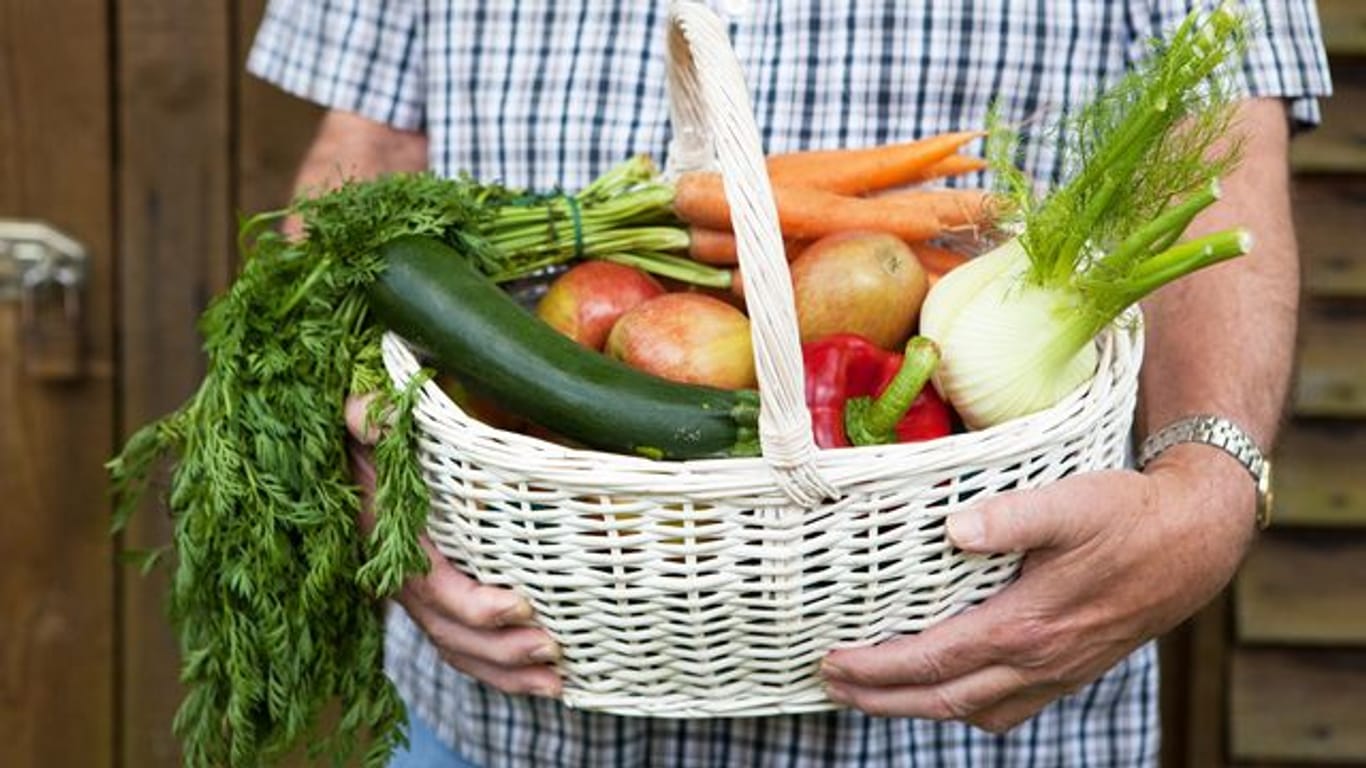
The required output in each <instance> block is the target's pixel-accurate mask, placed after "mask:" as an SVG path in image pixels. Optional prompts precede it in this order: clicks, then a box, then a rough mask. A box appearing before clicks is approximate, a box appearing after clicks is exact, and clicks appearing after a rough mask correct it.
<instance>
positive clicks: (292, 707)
mask: <svg viewBox="0 0 1366 768" xmlns="http://www.w3.org/2000/svg"><path fill="white" fill-rule="evenodd" d="M671 197H672V193H671V191H670V190H669V189H668V188H667V186H665V185H664V184H663V183H662V182H661V181H660V180H659V179H658V177H657V175H656V173H655V169H654V167H653V166H652V165H651V164H650V162H649V161H648V160H647V159H645V158H643V157H642V158H634V159H631V160H629V161H627V162H624V163H622V164H620V165H619V166H617V167H615V168H612V169H611V170H609V171H608V172H606V173H604V174H603V175H602V176H601V177H599V178H598V179H596V180H595V181H594V182H593V183H592V184H590V185H589V186H587V187H585V188H584V189H582V190H580V191H579V192H577V193H575V194H568V193H562V192H555V193H552V194H542V195H529V194H527V193H525V192H524V191H521V190H514V189H507V188H504V187H501V186H499V185H495V184H484V183H480V182H477V181H476V180H474V179H472V178H469V177H468V176H462V177H459V178H454V179H442V178H437V177H435V176H433V175H430V174H398V175H392V176H386V177H383V178H380V179H376V180H373V181H353V182H349V183H347V184H344V185H343V186H341V187H340V188H338V189H336V190H334V191H331V192H328V193H326V194H323V195H320V196H317V197H303V198H300V199H298V200H296V201H294V202H293V203H292V204H291V205H290V206H289V208H287V209H286V210H283V211H274V212H268V213H264V214H261V215H258V216H254V217H251V218H248V219H246V220H244V221H242V222H241V225H240V237H239V241H240V250H241V252H242V254H243V262H242V268H241V271H240V273H239V275H238V276H237V277H236V279H235V280H234V281H233V283H232V285H231V286H230V287H229V289H228V290H227V291H226V292H225V293H224V294H223V295H221V296H219V297H218V298H216V299H215V300H214V301H213V302H212V304H211V305H210V306H209V307H208V309H207V310H206V311H205V312H204V314H203V315H202V317H201V319H200V322H199V331H200V333H201V335H202V337H203V348H204V351H205V354H206V357H207V368H206V372H205V374H204V377H203V380H202V381H201V383H200V385H199V388H198V390H197V391H196V392H195V393H194V394H193V395H192V396H190V398H189V399H188V400H187V401H186V402H185V403H184V404H182V405H181V406H180V407H179V408H178V409H176V410H175V411H173V412H171V413H169V414H167V415H166V416H164V417H162V418H160V419H158V420H156V421H154V422H152V423H150V424H147V425H146V426H143V427H142V428H141V429H139V430H137V431H136V432H135V433H134V434H133V435H132V436H131V438H129V440H128V441H127V443H126V444H125V445H124V446H123V448H122V450H121V451H120V452H119V453H118V455H117V456H115V457H114V458H113V459H112V460H111V461H110V462H109V465H108V468H109V471H110V473H111V478H112V487H113V491H114V496H115V502H116V503H115V518H114V529H115V531H119V530H122V529H123V528H124V526H125V525H126V523H127V521H128V519H129V516H130V515H131V514H132V513H133V512H134V510H135V509H136V508H137V506H138V505H139V500H140V499H141V498H142V497H144V496H145V495H146V494H147V492H148V491H149V486H150V485H152V484H153V478H154V477H157V478H159V477H160V474H159V473H158V471H157V470H158V469H159V467H160V465H161V463H162V461H163V460H164V459H170V460H172V466H171V468H170V472H169V478H168V480H166V481H165V483H164V492H165V502H166V504H167V506H169V510H170V515H171V519H172V521H173V534H172V542H171V546H170V547H169V550H168V551H169V553H171V554H173V558H171V559H173V561H174V562H173V569H174V570H173V575H172V579H171V586H170V599H169V614H170V620H171V623H172V626H173V628H174V630H175V632H176V634H177V636H178V639H179V644H180V651H181V657H182V668H181V679H182V681H183V683H184V689H185V696H184V699H183V701H182V703H181V705H180V707H179V710H178V712H177V715H176V718H175V722H174V729H175V733H176V734H177V736H178V737H179V739H180V740H181V743H182V749H183V754H184V762H185V764H186V765H188V766H192V767H195V766H256V765H261V764H269V763H273V762H276V761H278V760H279V759H281V758H283V757H284V756H286V755H287V754H291V753H294V752H297V751H299V750H300V749H303V750H306V751H307V753H308V754H309V755H310V756H312V757H314V758H316V759H326V760H330V761H332V762H334V763H337V764H340V763H343V762H348V761H349V760H351V759H352V758H353V757H354V756H356V755H357V754H358V753H360V754H363V758H364V762H365V764H367V765H371V766H379V765H383V764H384V763H385V761H386V759H387V756H388V755H389V754H390V753H391V751H392V750H393V749H394V748H395V747H396V746H397V745H398V744H400V743H401V742H402V740H403V738H404V737H403V728H404V723H405V718H406V715H405V712H404V708H403V704H402V702H401V700H400V699H399V697H398V695H397V693H396V692H395V690H394V688H393V686H392V684H391V683H390V682H389V681H388V679H387V678H386V677H385V675H384V673H383V669H382V664H381V661H382V659H381V653H382V647H383V627H382V622H381V617H380V612H379V610H378V609H377V600H376V598H382V597H385V596H389V595H392V594H394V593H395V592H396V591H397V590H398V589H399V587H400V585H401V584H402V583H403V581H404V580H405V579H406V578H407V577H409V576H411V575H414V574H418V573H421V572H423V571H424V570H425V569H426V566H427V559H426V556H425V554H424V553H423V551H422V549H421V548H420V546H419V543H418V541H419V535H420V534H421V532H422V531H423V529H424V526H425V521H426V516H427V510H428V498H427V491H426V487H425V485H424V484H423V481H422V478H421V475H420V473H419V471H418V468H417V463H416V461H417V459H416V454H415V451H414V442H415V440H414V425H413V417H412V409H413V404H414V401H415V397H416V384H413V385H410V386H408V387H406V388H405V389H403V390H396V389H394V388H393V387H392V386H391V385H390V380H389V378H388V376H387V374H386V372H385V370H384V367H383V364H382V361H381V358H380V352H379V342H380V337H381V334H382V333H383V329H382V328H381V327H380V326H379V325H378V323H377V322H376V321H375V320H374V319H373V318H372V317H371V315H370V312H369V309H368V307H367V304H366V300H365V293H366V287H367V286H368V285H369V284H370V283H371V282H372V281H373V280H374V279H375V278H376V276H377V275H378V274H379V273H380V272H381V270H383V269H384V266H385V265H384V264H383V263H382V261H381V260H380V257H379V256H377V255H376V254H377V252H378V249H379V246H380V245H381V244H382V243H384V242H387V241H389V240H391V239H393V238H395V237H398V236H401V235H407V234H423V235H430V236H434V237H438V238H441V239H443V240H445V241H446V242H449V243H450V244H452V245H453V246H454V247H455V249H456V250H457V251H458V252H459V253H460V254H461V256H462V257H463V258H467V259H469V260H470V261H471V262H472V263H474V264H476V265H478V267H479V268H480V269H481V270H482V271H484V272H485V273H486V274H489V275H490V276H492V277H494V278H495V279H498V280H510V279H514V278H518V277H525V276H527V275H531V274H534V273H537V272H538V271H539V270H543V269H545V268H546V267H548V266H551V265H554V264H558V263H564V262H567V261H571V260H573V259H577V258H617V259H625V260H633V261H634V263H636V264H637V265H641V266H648V265H656V264H660V265H662V266H661V267H660V268H661V269H665V270H670V271H671V272H672V273H673V274H674V275H675V276H677V277H680V278H686V277H693V278H695V279H717V275H714V274H711V273H710V272H708V271H707V270H708V269H709V268H706V267H705V266H703V265H697V266H696V268H695V269H692V270H691V271H689V270H679V269H678V267H677V264H675V263H674V259H672V258H670V259H663V258H656V257H662V256H669V255H671V253H670V252H671V251H676V250H677V249H678V248H679V247H680V243H681V242H683V241H681V240H680V238H686V232H685V231H684V230H683V229H682V228H681V226H680V225H678V224H677V223H676V222H675V221H673V220H672V218H671V214H670V213H669V209H668V200H670V199H671ZM290 215H294V216H298V217H299V218H300V219H301V220H302V223H303V229H304V232H305V236H304V237H302V238H300V239H297V240H291V239H288V238H286V237H284V236H282V235H281V234H279V233H278V232H277V231H275V228H274V227H273V226H272V224H274V223H277V222H278V221H280V220H281V219H282V218H284V217H286V216H290ZM713 271H714V272H717V273H721V272H724V271H723V270H713ZM359 393H377V395H378V398H377V401H376V406H375V407H376V408H379V409H383V410H385V411H387V413H388V419H389V424H390V426H389V428H388V429H387V430H386V431H385V432H384V435H383V436H382V437H381V438H380V441H379V443H378V445H377V446H376V448H375V463H376V472H377V476H378V489H377V494H378V495H377V500H376V504H375V505H374V506H375V509H374V513H375V525H374V527H373V528H372V529H371V532H370V533H369V534H368V535H363V534H362V533H361V531H360V530H359V529H358V522H357V521H358V516H359V514H360V511H361V497H360V493H359V490H358V488H357V487H356V486H355V484H354V483H353V481H352V478H351V475H350V471H349V468H348V445H347V433H346V430H345V427H344V417H343V405H344V402H345V400H346V398H347V397H348V395H350V394H359ZM156 484H157V485H158V486H162V485H163V483H162V481H161V480H157V481H156ZM166 553H167V551H159V552H152V553H143V554H144V555H145V557H144V560H143V562H144V564H145V565H149V566H150V564H151V563H153V562H154V561H155V560H156V559H157V556H158V555H161V554H166Z"/></svg>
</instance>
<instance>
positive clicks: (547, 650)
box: [528, 643, 560, 664]
mask: <svg viewBox="0 0 1366 768" xmlns="http://www.w3.org/2000/svg"><path fill="white" fill-rule="evenodd" d="M528 658H530V659H531V660H532V661H534V662H536V663H538V664H549V663H550V662H552V661H558V660H559V658H560V647H559V646H558V645H555V644H554V643H546V644H545V645H542V646H539V647H537V648H536V649H535V650H533V651H532V652H531V655H530V656H529V657H528Z"/></svg>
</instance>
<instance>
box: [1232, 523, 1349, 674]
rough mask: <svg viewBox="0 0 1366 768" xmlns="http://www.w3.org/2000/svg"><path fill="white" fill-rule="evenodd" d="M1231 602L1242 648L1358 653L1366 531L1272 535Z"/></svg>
mask: <svg viewBox="0 0 1366 768" xmlns="http://www.w3.org/2000/svg"><path fill="white" fill-rule="evenodd" d="M1234 595H1235V603H1236V605H1237V626H1238V639H1239V640H1241V641H1243V642H1248V643H1283V644H1291V643H1294V644H1301V645H1313V646H1322V645H1335V646H1360V647H1363V648H1366V604H1363V601H1362V596H1363V595H1366V532H1362V531H1356V532H1352V533H1344V532H1341V531H1298V532H1286V531H1275V532H1272V533H1270V534H1268V535H1266V536H1264V537H1262V539H1261V540H1260V541H1258V542H1257V544H1256V546H1255V547H1254V548H1253V550H1252V553H1251V554H1250V555H1249V556H1248V559H1247V562H1246V563H1244V565H1243V568H1242V571H1241V572H1240V573H1239V574H1238V580H1237V585H1236V589H1235V590H1234Z"/></svg>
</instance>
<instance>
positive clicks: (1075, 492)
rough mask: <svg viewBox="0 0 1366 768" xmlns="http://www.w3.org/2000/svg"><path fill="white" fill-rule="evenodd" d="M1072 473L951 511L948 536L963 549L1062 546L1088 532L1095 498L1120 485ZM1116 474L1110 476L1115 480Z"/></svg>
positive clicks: (1014, 549)
mask: <svg viewBox="0 0 1366 768" xmlns="http://www.w3.org/2000/svg"><path fill="white" fill-rule="evenodd" d="M1116 474H1117V473H1111V472H1095V473H1088V474H1082V475H1073V476H1071V477H1067V478H1063V479H1062V480H1059V481H1057V482H1055V483H1050V484H1049V485H1047V486H1044V487H1042V488H1036V489H1032V490H1027V491H1011V492H1009V493H1003V494H1001V495H999V496H995V497H992V498H990V499H986V500H984V501H980V502H978V503H976V504H974V505H972V506H970V507H967V508H966V509H963V510H962V511H961V512H955V513H953V514H951V515H949V519H948V533H949V540H950V541H952V542H953V544H954V545H955V546H957V547H958V548H959V549H962V550H965V551H967V552H983V553H987V552H1024V551H1027V550H1031V549H1046V548H1050V547H1065V546H1068V545H1071V544H1076V543H1078V542H1079V541H1080V540H1082V539H1083V538H1085V537H1086V536H1087V533H1088V531H1087V521H1089V520H1091V519H1092V518H1093V516H1094V515H1093V514H1092V513H1094V512H1095V511H1096V509H1095V508H1096V507H1098V506H1102V505H1101V504H1100V503H1098V500H1100V499H1105V498H1107V494H1113V493H1115V492H1116V491H1117V490H1118V489H1117V488H1113V487H1111V486H1110V485H1107V484H1106V483H1105V482H1104V479H1103V478H1105V477H1114V476H1115V475H1116ZM1117 481H1118V478H1115V480H1112V483H1113V482H1117Z"/></svg>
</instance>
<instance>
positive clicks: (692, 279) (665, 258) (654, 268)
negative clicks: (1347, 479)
mask: <svg viewBox="0 0 1366 768" xmlns="http://www.w3.org/2000/svg"><path fill="white" fill-rule="evenodd" d="M594 258H598V259H601V260H602V261H611V262H616V263H617V264H624V265H626V266H628V267H635V268H636V269H640V270H644V271H646V272H650V273H652V274H656V275H661V276H663V277H671V278H673V279H675V280H681V281H682V282H685V283H688V284H689V285H700V286H703V287H706V288H726V289H729V288H730V287H731V284H732V283H733V282H734V277H733V276H732V275H731V272H730V270H728V269H718V268H716V267H709V266H707V265H706V264H701V263H699V262H696V261H693V260H692V259H689V258H686V257H683V256H674V255H673V254H669V253H629V252H626V251H610V252H607V253H604V254H602V255H600V256H594Z"/></svg>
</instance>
